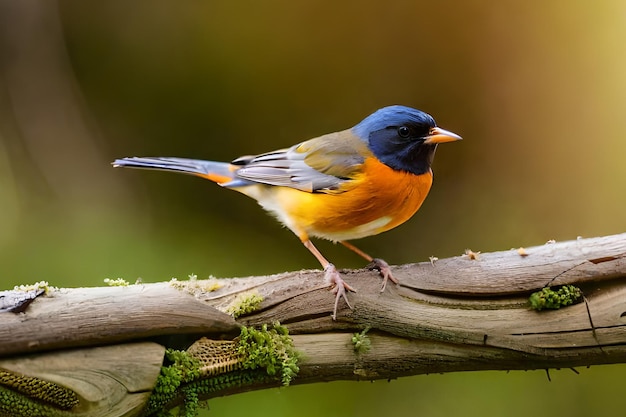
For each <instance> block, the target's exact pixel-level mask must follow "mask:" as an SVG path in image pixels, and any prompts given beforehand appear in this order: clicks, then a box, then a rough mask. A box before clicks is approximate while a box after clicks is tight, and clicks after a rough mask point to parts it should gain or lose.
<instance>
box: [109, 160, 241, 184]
mask: <svg viewBox="0 0 626 417" xmlns="http://www.w3.org/2000/svg"><path fill="white" fill-rule="evenodd" d="M113 166H114V167H116V168H117V167H122V168H142V169H156V170H161V171H175V172H182V173H184V174H190V175H197V176H199V177H202V178H206V179H208V180H211V181H213V182H216V183H218V184H226V183H229V182H231V181H233V179H234V178H235V171H236V170H237V168H238V167H236V166H233V165H232V164H229V163H227V162H213V161H203V160H200V159H187V158H161V157H132V158H122V159H116V160H115V161H114V162H113Z"/></svg>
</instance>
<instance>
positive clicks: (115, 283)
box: [104, 278, 130, 287]
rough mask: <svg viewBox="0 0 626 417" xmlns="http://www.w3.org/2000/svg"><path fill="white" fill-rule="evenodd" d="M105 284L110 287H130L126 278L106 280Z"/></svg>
mask: <svg viewBox="0 0 626 417" xmlns="http://www.w3.org/2000/svg"><path fill="white" fill-rule="evenodd" d="M104 283H105V284H107V285H108V286H109V287H128V286H129V285H130V284H129V283H128V281H126V280H125V279H124V278H117V279H110V278H105V279H104Z"/></svg>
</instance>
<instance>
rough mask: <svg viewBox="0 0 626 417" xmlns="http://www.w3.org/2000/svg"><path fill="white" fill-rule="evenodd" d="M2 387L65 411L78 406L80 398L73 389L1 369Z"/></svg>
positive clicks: (0, 380) (0, 379)
mask: <svg viewBox="0 0 626 417" xmlns="http://www.w3.org/2000/svg"><path fill="white" fill-rule="evenodd" d="M0 385H4V386H5V387H7V388H10V389H12V390H13V391H16V392H18V393H20V394H23V395H25V396H27V397H30V398H32V399H34V400H39V401H43V402H46V403H48V404H51V405H54V406H57V407H59V408H61V409H63V410H70V409H71V408H73V407H74V406H76V405H78V402H79V401H78V396H77V395H76V393H75V392H74V391H72V390H71V389H68V388H65V387H63V386H61V385H58V384H55V383H54V382H50V381H46V380H43V379H40V378H35V377H32V376H27V375H21V374H17V373H14V372H11V371H6V370H3V369H0Z"/></svg>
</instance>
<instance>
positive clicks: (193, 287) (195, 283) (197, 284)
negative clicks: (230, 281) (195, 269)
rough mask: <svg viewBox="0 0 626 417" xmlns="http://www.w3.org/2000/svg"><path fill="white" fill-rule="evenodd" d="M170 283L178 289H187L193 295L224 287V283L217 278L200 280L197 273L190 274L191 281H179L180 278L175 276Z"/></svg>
mask: <svg viewBox="0 0 626 417" xmlns="http://www.w3.org/2000/svg"><path fill="white" fill-rule="evenodd" d="M169 284H170V286H171V287H173V288H176V289H177V290H181V291H185V292H187V293H189V294H192V295H196V294H197V293H206V292H213V291H217V290H219V289H220V288H222V284H220V283H219V282H218V281H217V280H216V279H215V278H210V279H203V280H199V279H198V276H197V275H196V274H190V275H189V281H179V280H178V278H175V277H173V278H172V279H170V280H169Z"/></svg>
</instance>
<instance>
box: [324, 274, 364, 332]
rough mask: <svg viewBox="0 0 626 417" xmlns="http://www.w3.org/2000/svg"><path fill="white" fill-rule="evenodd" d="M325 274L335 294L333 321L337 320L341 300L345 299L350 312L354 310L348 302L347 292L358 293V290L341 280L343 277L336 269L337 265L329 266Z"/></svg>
mask: <svg viewBox="0 0 626 417" xmlns="http://www.w3.org/2000/svg"><path fill="white" fill-rule="evenodd" d="M324 273H325V275H324V279H325V280H326V281H327V282H330V284H331V285H332V288H333V294H335V307H334V308H333V315H332V318H333V320H337V306H338V305H339V299H340V298H342V297H343V299H344V300H345V301H346V304H347V305H348V307H349V308H350V310H352V306H351V305H350V302H349V301H348V297H347V294H346V290H348V291H352V292H356V290H355V289H354V288H352V287H351V286H350V285H348V283H346V282H345V281H344V280H343V278H341V275H340V274H339V272H338V271H337V268H335V265H333V264H328V265H327V266H326V268H324Z"/></svg>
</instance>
